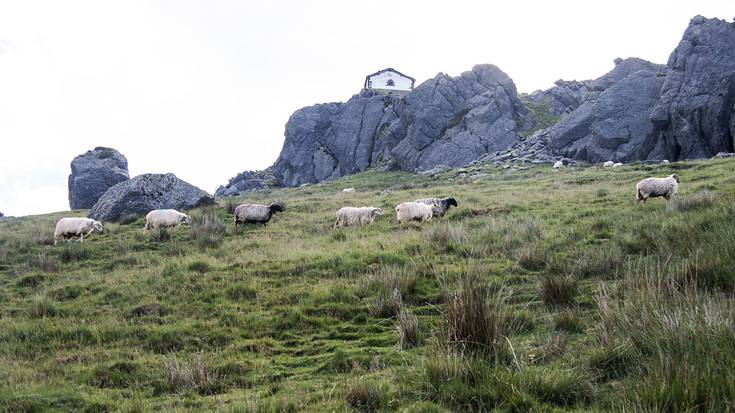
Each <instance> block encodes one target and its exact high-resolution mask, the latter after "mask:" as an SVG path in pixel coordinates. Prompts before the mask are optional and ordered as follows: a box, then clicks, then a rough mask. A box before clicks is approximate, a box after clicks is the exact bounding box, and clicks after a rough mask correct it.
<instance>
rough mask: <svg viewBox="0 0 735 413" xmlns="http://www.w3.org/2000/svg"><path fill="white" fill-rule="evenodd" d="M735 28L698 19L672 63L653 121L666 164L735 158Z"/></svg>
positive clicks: (676, 51) (701, 18)
mask: <svg viewBox="0 0 735 413" xmlns="http://www.w3.org/2000/svg"><path fill="white" fill-rule="evenodd" d="M733 45H735V24H734V23H728V22H726V21H724V20H720V19H706V18H704V17H702V16H697V17H695V18H693V19H692V21H691V22H690V23H689V27H688V28H687V30H686V31H685V32H684V37H683V38H682V40H681V42H680V43H679V45H678V46H677V47H676V49H675V50H674V52H673V53H671V56H669V61H668V71H667V74H666V81H665V82H664V85H663V88H662V91H661V99H660V100H659V102H658V103H657V105H656V106H655V107H654V108H653V112H652V114H651V120H652V121H653V122H654V123H655V124H656V126H657V128H659V129H660V131H661V133H660V139H659V141H658V142H657V144H658V147H657V150H658V151H659V152H661V153H665V154H666V155H668V156H667V158H666V159H672V158H673V159H692V158H703V157H710V156H713V155H715V154H716V153H717V152H733V151H734V150H733V149H734V148H733V146H735V144H734V142H733V140H734V139H735V47H733Z"/></svg>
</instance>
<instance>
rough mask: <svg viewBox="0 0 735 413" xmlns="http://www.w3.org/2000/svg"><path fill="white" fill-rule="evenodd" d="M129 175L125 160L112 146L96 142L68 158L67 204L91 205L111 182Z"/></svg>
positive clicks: (80, 207) (82, 207)
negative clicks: (69, 171)
mask: <svg viewBox="0 0 735 413" xmlns="http://www.w3.org/2000/svg"><path fill="white" fill-rule="evenodd" d="M128 179H130V175H129V174H128V160H127V159H125V156H123V155H122V154H121V153H120V152H118V151H116V150H115V149H112V148H104V147H101V146H98V147H96V148H94V149H93V150H91V151H87V152H86V153H84V154H82V155H79V156H77V157H76V158H74V159H73V160H72V161H71V174H70V175H69V179H68V185H69V207H70V208H71V209H86V208H91V207H92V206H93V205H94V204H95V202H97V200H98V199H99V198H100V197H101V196H102V194H104V193H105V191H107V190H108V189H109V188H110V187H112V186H113V185H115V184H117V183H120V182H123V181H127V180H128Z"/></svg>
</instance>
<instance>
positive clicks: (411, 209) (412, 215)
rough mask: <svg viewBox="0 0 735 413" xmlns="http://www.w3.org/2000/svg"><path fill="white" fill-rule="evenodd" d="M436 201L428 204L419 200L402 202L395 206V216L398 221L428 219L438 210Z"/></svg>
mask: <svg viewBox="0 0 735 413" xmlns="http://www.w3.org/2000/svg"><path fill="white" fill-rule="evenodd" d="M438 208H440V207H439V205H437V204H436V203H435V204H433V205H428V204H424V203H419V202H402V203H400V204H398V205H397V206H396V218H397V219H398V223H403V222H407V221H429V220H431V217H433V216H434V212H435V211H437V210H438Z"/></svg>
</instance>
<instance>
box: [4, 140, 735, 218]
mask: <svg viewBox="0 0 735 413" xmlns="http://www.w3.org/2000/svg"><path fill="white" fill-rule="evenodd" d="M733 156H735V152H717V154H716V155H715V156H713V157H712V159H723V158H732V157H733ZM0 216H2V214H0Z"/></svg>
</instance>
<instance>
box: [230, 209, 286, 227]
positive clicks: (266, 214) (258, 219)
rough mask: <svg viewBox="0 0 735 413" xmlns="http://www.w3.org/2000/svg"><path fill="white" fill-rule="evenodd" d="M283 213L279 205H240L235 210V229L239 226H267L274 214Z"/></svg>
mask: <svg viewBox="0 0 735 413" xmlns="http://www.w3.org/2000/svg"><path fill="white" fill-rule="evenodd" d="M276 212H283V207H282V206H281V205H279V204H270V205H261V204H240V205H238V206H237V207H236V208H235V228H237V224H263V225H265V224H267V223H268V221H270V219H271V217H272V216H273V214H275V213H276Z"/></svg>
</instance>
